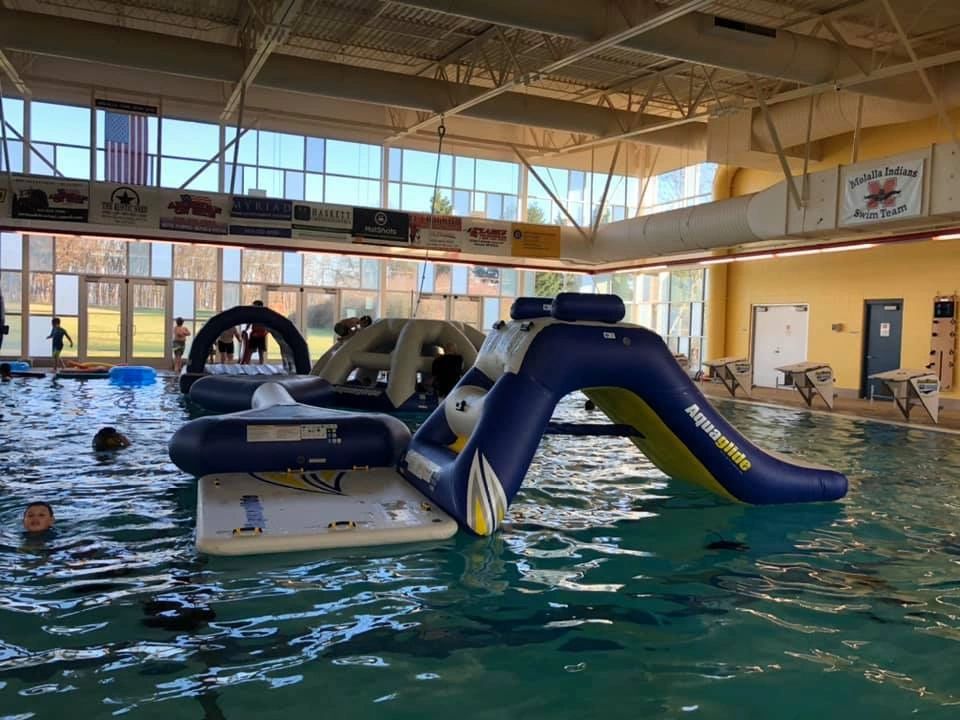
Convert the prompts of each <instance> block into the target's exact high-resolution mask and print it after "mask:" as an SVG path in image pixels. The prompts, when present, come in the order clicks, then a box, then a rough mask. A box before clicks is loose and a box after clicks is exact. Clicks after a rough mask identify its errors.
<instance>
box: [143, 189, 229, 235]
mask: <svg viewBox="0 0 960 720" xmlns="http://www.w3.org/2000/svg"><path fill="white" fill-rule="evenodd" d="M228 203H229V198H228V197H227V196H226V195H216V194H213V193H203V194H201V193H195V192H191V191H189V190H166V191H162V192H161V194H160V208H159V213H160V229H161V230H179V231H181V232H196V233H207V234H212V235H226V234H227V229H228V225H229V223H228V219H229V217H230V205H229V204H228Z"/></svg>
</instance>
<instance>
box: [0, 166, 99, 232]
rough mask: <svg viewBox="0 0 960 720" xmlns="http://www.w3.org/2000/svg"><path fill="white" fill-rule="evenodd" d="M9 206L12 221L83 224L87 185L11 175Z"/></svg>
mask: <svg viewBox="0 0 960 720" xmlns="http://www.w3.org/2000/svg"><path fill="white" fill-rule="evenodd" d="M11 204H12V209H11V215H12V216H13V217H15V218H22V219H24V220H62V221H66V222H86V221H87V216H88V215H89V209H90V183H88V182H86V181H83V180H64V179H62V178H40V177H32V176H29V175H14V176H13V197H12V198H11Z"/></svg>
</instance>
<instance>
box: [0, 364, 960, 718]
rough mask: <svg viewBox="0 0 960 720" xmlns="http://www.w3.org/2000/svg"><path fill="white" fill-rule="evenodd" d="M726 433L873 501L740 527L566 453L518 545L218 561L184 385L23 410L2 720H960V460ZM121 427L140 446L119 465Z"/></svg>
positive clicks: (1, 636)
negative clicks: (190, 464) (45, 512)
mask: <svg viewBox="0 0 960 720" xmlns="http://www.w3.org/2000/svg"><path fill="white" fill-rule="evenodd" d="M582 400H583V398H582V396H580V395H576V396H571V397H568V398H566V399H565V400H564V402H563V403H562V404H561V406H560V407H558V409H557V413H556V414H557V415H558V416H559V417H560V418H561V419H566V420H587V419H588V418H593V415H589V414H588V413H586V412H585V411H584V410H583V409H582ZM717 406H718V408H719V410H720V411H721V412H722V413H723V414H724V415H725V416H726V417H727V418H728V419H729V420H730V421H731V422H732V423H733V424H734V425H735V426H736V427H737V428H738V429H740V430H741V431H743V432H744V434H745V435H746V436H747V437H749V438H750V439H752V440H753V441H755V442H757V443H758V444H760V445H761V446H763V447H764V448H767V449H771V450H775V451H778V452H781V453H785V454H787V455H792V456H793V457H795V458H798V459H800V458H802V459H807V460H813V461H817V462H822V463H825V464H828V465H831V466H833V467H835V468H837V469H838V470H841V471H842V472H845V473H847V474H848V475H849V477H850V479H851V486H850V492H849V494H848V496H847V498H846V499H845V500H843V501H841V502H838V503H831V504H813V505H797V506H769V507H746V506H742V505H733V504H730V503H728V502H726V501H724V500H721V499H720V498H718V497H715V496H713V495H710V494H708V493H707V492H706V491H702V490H699V489H697V488H693V487H690V486H688V485H685V484H680V483H675V482H671V481H670V480H669V479H667V478H665V477H664V476H663V475H662V474H661V473H660V472H659V471H657V470H656V469H655V468H653V466H652V465H650V464H649V463H647V462H646V461H645V460H644V459H643V457H642V456H640V455H639V454H638V453H637V452H636V450H635V449H634V448H633V446H632V445H630V444H629V443H628V442H627V441H626V440H622V439H617V438H606V437H601V438H571V437H565V436H546V437H545V438H544V440H543V442H542V444H541V447H540V450H539V452H538V454H537V456H536V458H535V460H534V464H533V466H532V467H531V469H530V472H529V475H528V479H527V481H526V483H525V485H524V487H523V489H522V490H521V493H520V495H518V497H517V499H516V500H515V502H514V504H513V506H512V507H511V510H510V514H509V515H508V520H507V524H506V528H505V530H504V531H503V532H501V533H499V534H496V535H494V536H493V537H491V538H482V539H481V538H475V537H472V536H469V535H467V534H465V533H463V532H461V533H460V534H459V535H457V536H456V537H455V538H453V539H452V540H450V541H446V542H438V543H433V544H421V545H409V546H400V547H394V548H386V549H381V550H376V549H373V550H371V549H366V550H364V549H359V550H351V551H344V552H339V553H332V552H320V553H307V554H289V555H276V556H260V557H245V558H204V557H201V556H198V555H197V554H196V552H195V550H194V547H193V538H192V533H193V522H194V520H193V513H194V506H195V489H194V488H195V482H194V480H193V479H192V478H189V477H187V476H185V475H183V474H182V473H180V472H179V471H178V470H177V469H176V468H175V467H174V466H173V465H172V463H171V462H170V460H169V458H168V456H167V441H168V439H169V437H170V435H171V434H172V433H173V431H174V430H175V429H176V428H177V427H179V426H180V425H181V424H182V423H183V422H184V421H185V420H186V419H187V418H188V417H189V410H188V408H187V407H186V406H185V405H184V400H183V398H182V396H181V395H180V394H179V392H178V390H177V388H176V387H175V383H174V381H173V379H172V378H164V379H163V380H162V381H161V382H159V383H157V384H155V385H152V386H147V387H140V388H121V387H116V386H112V385H110V384H109V383H108V381H106V380H91V381H88V382H74V381H51V380H50V379H45V380H16V381H14V382H11V383H6V384H4V385H2V386H0V413H2V416H3V417H2V421H0V477H2V488H0V529H2V534H0V717H4V718H48V717H62V716H63V715H64V712H65V709H66V708H69V715H71V716H75V717H85V718H86V717H89V718H96V717H110V716H113V715H118V716H119V715H124V716H128V717H135V718H136V717H161V716H165V717H178V718H179V717H183V718H192V717H196V718H209V719H216V718H228V719H230V720H243V719H245V718H264V717H275V716H276V715H277V714H279V713H281V712H282V714H283V715H284V716H285V717H297V716H304V717H308V716H309V717H315V716H317V715H318V714H319V713H321V712H322V713H323V714H324V715H328V716H332V717H344V718H356V719H357V720H362V719H363V718H368V717H369V718H373V717H378V718H379V717H390V718H442V717H448V716H455V717H460V718H471V719H473V718H491V719H492V718H498V719H499V718H520V717H523V718H525V720H531V719H533V718H537V719H539V718H544V719H547V718H591V717H604V718H631V719H633V718H637V717H665V718H666V717H670V718H673V717H683V716H690V717H694V718H697V717H699V718H717V719H719V718H731V717H743V718H747V717H764V718H800V717H804V718H810V717H817V718H821V719H822V720H829V719H833V718H847V717H849V716H850V714H851V708H855V710H856V713H857V715H860V716H864V717H870V716H873V717H878V718H895V717H905V716H907V715H909V714H911V713H917V714H918V715H919V716H921V717H924V718H953V717H955V716H956V712H957V709H956V707H954V706H955V705H956V704H958V703H960V678H958V676H957V673H956V671H955V668H954V664H953V663H952V662H950V661H949V658H951V657H953V653H955V652H957V650H958V647H960V646H958V645H955V644H954V643H958V642H960V536H958V535H957V528H958V527H960V487H957V486H956V484H955V483H953V482H952V480H950V478H952V477H956V476H957V475H958V474H960V436H958V435H953V434H947V433H938V432H926V431H919V430H913V429H909V428H905V427H899V426H893V425H883V424H877V423H871V422H867V421H852V420H848V419H843V418H835V417H830V416H828V415H825V414H817V415H811V414H809V413H806V412H801V411H797V410H788V409H773V408H769V407H761V406H756V405H748V404H743V403H734V402H730V401H719V402H718V403H717ZM599 420H600V418H599V417H597V418H596V421H599ZM103 425H114V426H116V427H117V428H118V429H120V430H121V431H122V432H124V433H126V434H127V435H128V436H129V437H130V439H131V440H132V442H133V447H131V448H129V449H127V450H124V451H121V452H119V453H117V454H114V455H103V454H100V455H98V454H96V453H94V452H93V451H92V449H91V444H90V441H91V438H92V436H93V434H94V433H95V432H96V430H97V428H98V427H101V426H103ZM32 500H46V501H48V502H50V503H51V504H52V505H53V507H54V510H55V512H56V533H55V536H54V537H53V538H51V539H49V540H44V541H35V540H32V539H27V538H25V536H24V535H23V534H22V533H21V525H20V522H21V515H22V512H23V508H24V507H25V505H26V503H27V502H29V501H32Z"/></svg>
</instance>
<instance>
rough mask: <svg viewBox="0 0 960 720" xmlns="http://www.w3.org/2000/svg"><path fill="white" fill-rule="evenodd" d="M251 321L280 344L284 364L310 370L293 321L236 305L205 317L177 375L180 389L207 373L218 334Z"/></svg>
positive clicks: (268, 311) (306, 351)
mask: <svg viewBox="0 0 960 720" xmlns="http://www.w3.org/2000/svg"><path fill="white" fill-rule="evenodd" d="M250 323H258V324H260V325H264V326H265V327H266V328H267V330H268V331H269V332H270V334H271V335H272V336H273V339H274V340H276V341H277V344H278V345H279V346H280V353H281V355H282V356H283V364H284V366H286V367H291V368H293V369H294V370H295V371H296V372H297V373H301V374H306V373H308V372H310V350H309V348H308V347H307V342H306V340H304V339H303V336H302V335H301V334H300V331H299V330H297V328H296V326H295V325H294V324H293V323H292V322H290V321H289V320H288V319H287V318H285V317H284V316H283V315H281V314H280V313H278V312H275V311H273V310H271V309H270V308H266V307H258V306H256V305H237V306H236V307H232V308H230V309H229V310H224V311H223V312H221V313H219V314H217V315H214V316H213V317H212V318H210V319H209V320H207V322H205V323H204V324H203V327H201V328H200V330H199V331H198V332H197V334H196V335H195V336H194V338H193V344H192V345H191V346H190V357H189V362H188V364H187V370H186V372H185V373H184V374H183V375H182V376H181V377H180V390H181V391H182V392H184V393H187V392H189V391H190V388H191V386H192V385H193V384H194V382H196V381H197V380H198V379H199V378H201V377H203V376H204V375H206V366H207V357H208V355H209V352H210V348H211V347H213V346H214V344H215V343H216V342H217V338H218V337H220V333H222V332H224V331H225V330H229V329H230V328H232V327H239V326H241V325H248V324H250ZM247 407H249V405H247Z"/></svg>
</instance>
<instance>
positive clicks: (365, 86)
mask: <svg viewBox="0 0 960 720" xmlns="http://www.w3.org/2000/svg"><path fill="white" fill-rule="evenodd" d="M0 48H4V49H6V50H18V51H21V52H27V53H36V54H39V55H50V56H54V57H62V58H70V59H73V60H87V61H91V62H99V63H105V64H108V65H117V66H122V67H134V68H139V69H142V70H149V71H154V72H161V73H167V74H172V75H179V76H186V77H195V78H204V79H208V80H217V81H221V82H230V83H233V82H236V81H237V80H238V79H239V76H240V72H241V70H242V68H243V66H244V65H243V54H242V52H241V51H240V49H239V48H234V47H230V46H228V45H222V44H219V43H209V42H203V41H201V40H192V39H189V38H183V37H177V36H174V35H166V34H160V33H152V32H145V31H143V30H131V29H127V28H122V29H121V28H116V27H112V26H108V25H103V24H100V23H91V22H85V21H81V20H73V19H69V18H62V17H56V16H53V15H43V14H39V13H27V12H22V11H12V10H4V9H0ZM254 85H256V86H260V87H265V88H272V89H276V90H286V91H288V92H295V93H302V94H308V95H320V96H324V97H332V98H339V99H343V100H353V101H358V102H369V103H376V104H378V105H388V106H392V107H401V108H407V109H411V110H421V111H427V112H433V113H440V112H442V111H443V110H445V109H446V108H448V107H450V106H451V105H456V104H458V103H461V102H464V101H465V100H469V99H471V98H473V97H476V96H477V95H480V94H481V93H483V92H484V91H485V89H484V88H481V87H475V86H469V85H461V84H456V83H450V82H444V81H441V80H434V79H432V78H426V77H417V76H413V75H403V74H400V73H392V72H386V71H383V70H374V69H371V68H363V67H357V66H352V65H343V64H339V63H330V62H322V61H319V60H309V59H306V58H301V57H294V56H292V55H284V54H279V53H274V54H273V55H271V56H270V57H269V58H268V59H267V61H266V62H265V63H264V65H263V67H262V68H261V70H260V72H259V74H258V75H257V78H256V80H255V82H254ZM462 114H463V115H465V116H467V117H474V118H478V119H481V120H490V121H494V122H503V123H512V124H516V125H530V126H534V127H543V128H549V129H551V130H561V131H564V132H572V133H583V134H586V135H596V136H604V135H613V134H617V133H620V132H622V128H624V127H630V126H633V125H634V124H635V123H636V124H656V123H658V122H662V121H663V118H662V117H659V116H656V115H644V116H642V117H640V118H638V117H636V115H635V114H634V113H630V112H625V111H614V110H611V109H609V108H606V107H598V106H594V105H587V104H586V103H578V102H567V101H563V100H554V99H552V98H546V97H541V96H536V95H529V94H526V93H522V92H506V93H503V94H502V95H500V96H498V97H496V98H493V99H491V100H488V101H487V102H484V103H481V104H479V105H476V106H474V107H472V108H470V109H468V110H466V111H464V112H463V113H462ZM644 142H645V143H649V144H651V145H664V146H666V147H678V148H688V149H692V150H703V149H704V148H705V147H706V127H705V125H703V124H701V123H696V124H691V125H685V126H680V127H673V128H668V129H664V130H658V131H655V132H651V133H649V134H646V135H644Z"/></svg>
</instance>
